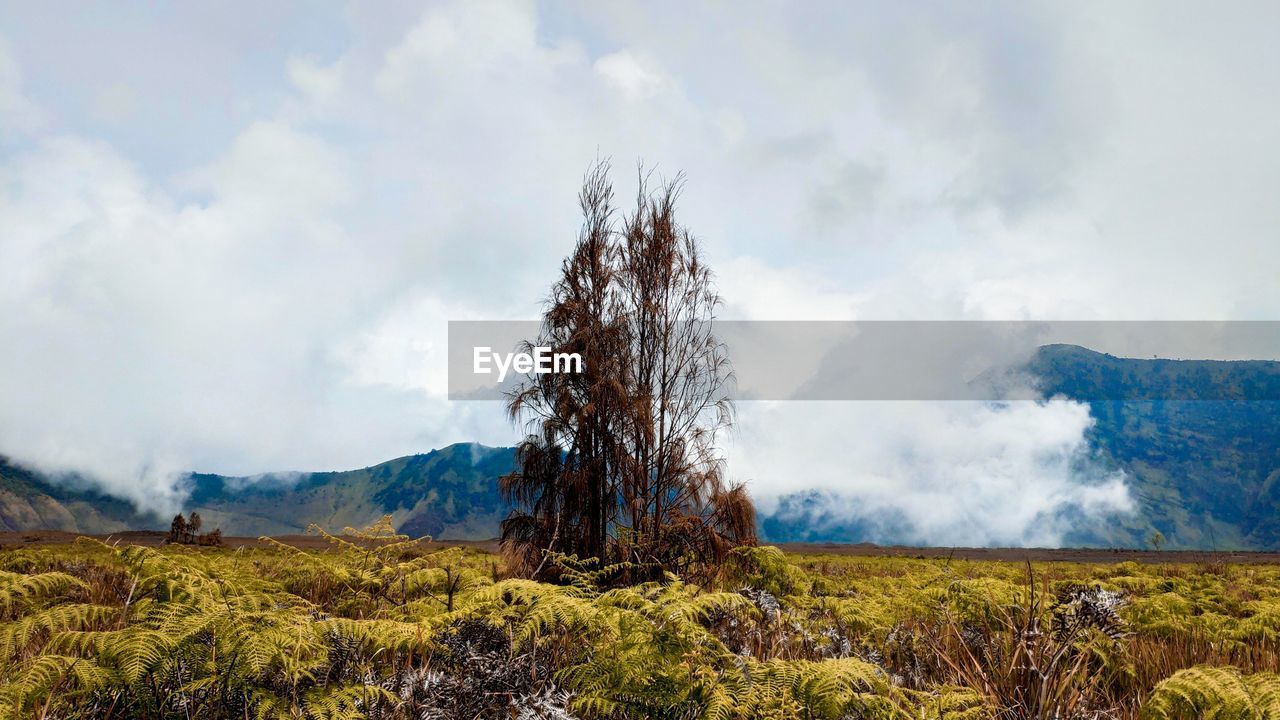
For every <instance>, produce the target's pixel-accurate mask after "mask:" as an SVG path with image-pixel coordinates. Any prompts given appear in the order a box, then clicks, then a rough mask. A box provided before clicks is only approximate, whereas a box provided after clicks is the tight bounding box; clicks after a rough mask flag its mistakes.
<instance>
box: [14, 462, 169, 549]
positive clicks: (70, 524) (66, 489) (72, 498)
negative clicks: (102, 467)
mask: <svg viewBox="0 0 1280 720" xmlns="http://www.w3.org/2000/svg"><path fill="white" fill-rule="evenodd" d="M160 522H161V520H160V518H158V517H156V516H155V515H152V514H149V513H139V512H138V511H137V510H136V509H135V508H134V506H133V504H132V503H130V502H128V501H126V500H121V499H119V498H115V497H111V496H110V495H104V494H102V493H101V492H98V491H97V490H95V489H94V488H93V487H92V485H91V484H90V483H89V482H88V481H86V480H84V479H83V478H80V477H77V476H68V477H65V478H59V480H58V481H57V482H55V481H53V480H52V479H50V478H49V477H47V476H45V475H43V474H40V473H37V472H34V471H32V470H29V469H27V468H24V467H22V466H20V465H16V464H14V463H12V462H10V461H9V459H8V458H6V457H4V456H2V455H0V530H66V531H68V532H82V533H91V534H99V533H110V532H119V531H122V530H133V529H139V528H150V527H155V526H158V524H159V523H160Z"/></svg>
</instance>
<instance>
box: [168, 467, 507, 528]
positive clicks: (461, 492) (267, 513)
mask: <svg viewBox="0 0 1280 720" xmlns="http://www.w3.org/2000/svg"><path fill="white" fill-rule="evenodd" d="M514 464H515V449H514V448H491V447H485V446H483V445H478V444H475V443H461V444H457V445H450V446H448V447H446V448H442V449H440V450H433V451H431V452H429V453H426V454H424V455H410V456H408V457H402V458H397V459H395V460H391V461H388V462H384V463H382V464H380V465H374V466H372V467H367V468H363V469H361V470H349V471H346V472H318V473H290V474H282V475H273V476H266V477H261V478H244V477H224V476H222V475H208V474H195V475H192V476H191V483H192V492H191V497H190V498H189V500H188V501H187V507H188V509H190V510H196V511H199V513H200V517H201V518H202V519H203V520H204V524H205V525H207V526H209V527H221V528H222V531H223V532H224V533H225V534H228V535H251V536H252V535H280V534H288V533H299V532H303V531H304V530H306V528H307V526H308V525H310V524H312V523H315V524H317V525H320V526H321V527H323V528H326V529H330V530H341V529H342V528H343V527H348V526H350V527H362V526H365V525H368V524H370V523H372V522H373V521H375V520H377V519H378V518H380V517H382V516H383V515H384V514H385V515H391V516H392V518H393V519H394V521H395V524H396V527H397V528H399V529H400V531H401V532H404V533H407V534H409V535H415V536H418V535H431V536H432V537H437V538H448V539H454V540H463V539H486V538H491V537H494V536H495V535H497V529H498V523H499V522H501V520H502V518H503V517H505V516H506V513H507V510H508V508H507V507H506V506H505V505H504V504H503V503H502V501H501V499H500V498H499V497H498V492H497V483H496V480H497V478H498V477H499V476H501V475H504V474H506V473H508V472H511V468H512V467H513V465H514Z"/></svg>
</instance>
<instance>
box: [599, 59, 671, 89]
mask: <svg viewBox="0 0 1280 720" xmlns="http://www.w3.org/2000/svg"><path fill="white" fill-rule="evenodd" d="M594 67H595V71H596V73H597V74H599V75H600V77H602V78H604V79H605V80H607V81H609V83H610V84H611V85H613V86H614V87H616V88H617V89H618V90H619V91H620V92H621V93H622V94H623V96H625V97H626V98H627V99H628V100H631V101H633V102H634V101H638V100H647V99H649V98H652V97H653V96H654V95H657V94H658V93H660V92H662V90H663V89H664V88H665V87H666V86H667V84H668V80H667V79H666V78H665V77H663V75H662V73H661V71H659V70H658V69H656V68H654V67H652V66H651V65H650V63H648V62H646V61H642V60H641V59H640V58H637V57H636V56H635V55H633V54H632V53H631V52H630V51H627V50H622V51H619V52H616V53H611V54H609V55H604V56H602V57H600V58H598V59H597V60H596V62H595V65H594Z"/></svg>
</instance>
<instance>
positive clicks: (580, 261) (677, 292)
mask: <svg viewBox="0 0 1280 720" xmlns="http://www.w3.org/2000/svg"><path fill="white" fill-rule="evenodd" d="M681 184H682V179H681V178H677V179H676V180H675V181H673V182H668V183H662V184H660V185H659V186H657V187H656V188H654V187H651V185H650V183H649V178H648V176H646V175H645V174H644V173H643V172H642V173H641V176H640V189H639V192H638V195H637V200H636V207H635V209H634V210H633V211H632V212H631V213H629V214H628V215H627V216H626V217H625V218H623V220H622V222H621V225H620V227H616V226H615V219H614V214H615V212H614V208H613V190H612V186H611V184H610V181H609V167H608V164H607V163H599V164H597V165H596V166H595V167H594V168H593V169H592V171H591V172H590V173H588V175H587V178H586V180H585V182H584V184H583V189H582V192H581V193H580V195H579V204H580V206H581V209H582V212H583V217H584V222H583V228H582V231H581V233H580V235H579V238H578V243H577V246H576V247H575V249H574V252H573V254H572V255H570V257H569V258H567V259H566V260H565V262H564V265H563V267H562V274H561V279H560V280H559V282H557V283H556V284H555V285H554V286H553V287H552V291H551V296H550V298H549V299H548V301H547V307H546V310H545V312H544V315H543V322H542V329H541V332H540V336H539V338H537V340H536V342H529V343H526V345H527V346H532V345H535V344H536V345H543V346H550V347H552V348H554V350H555V351H556V352H576V353H579V354H580V355H581V356H582V358H583V372H581V373H574V374H543V375H535V376H533V377H532V378H531V379H529V380H527V381H526V382H525V384H524V385H522V386H521V387H519V388H518V389H517V390H516V391H515V392H513V393H512V394H511V395H510V396H509V397H508V411H509V413H510V416H511V418H512V419H513V420H516V421H519V420H524V421H525V422H526V424H527V427H528V431H529V435H528V437H527V439H526V440H525V441H524V443H522V445H521V447H520V449H519V454H518V460H519V465H520V469H519V470H518V471H517V472H515V473H513V474H512V475H510V476H507V477H505V478H503V480H502V483H501V489H502V491H503V493H504V495H505V496H506V497H507V499H508V500H509V501H510V502H512V503H513V504H514V505H515V506H516V510H514V511H513V512H512V514H511V516H510V517H508V518H507V520H506V521H504V523H503V529H502V535H503V546H504V549H505V550H506V552H507V553H508V556H509V560H510V561H511V562H512V563H513V565H514V566H515V567H517V568H520V569H523V570H524V571H525V572H527V573H530V574H537V572H538V571H540V570H541V569H542V568H543V567H544V566H545V565H544V561H545V556H546V555H545V553H546V551H547V550H553V551H557V552H565V553H571V554H578V555H580V556H583V557H598V558H601V559H604V560H606V561H628V562H634V563H638V564H642V565H645V566H649V567H662V568H668V569H673V570H677V571H684V570H688V569H690V568H691V567H694V566H705V565H707V564H709V563H712V562H715V561H718V560H720V559H722V558H723V556H724V554H725V553H726V552H727V551H728V549H729V548H731V547H733V546H735V545H738V544H743V543H752V542H754V541H755V512H754V508H753V506H752V504H751V501H750V498H749V497H748V496H747V494H746V490H745V488H743V487H742V486H740V485H731V484H729V483H728V482H727V481H726V480H725V478H724V463H723V460H722V458H721V455H720V452H719V446H718V441H719V439H720V438H721V436H722V435H723V433H724V432H725V431H726V430H727V429H728V428H729V427H730V425H731V423H732V420H733V406H732V403H731V401H730V399H729V394H728V386H729V383H730V382H731V381H732V377H733V373H732V367H731V365H730V363H729V359H728V356H727V353H726V352H725V347H724V345H723V344H722V343H720V342H719V341H718V340H717V338H716V335H715V318H716V310H717V308H718V307H719V304H720V298H719V296H718V295H717V293H716V291H715V285H714V282H713V277H712V274H711V272H710V270H709V269H708V268H707V267H706V266H705V265H704V264H703V263H702V261H701V257H700V251H699V247H698V244H697V242H696V241H695V240H694V238H693V237H692V236H691V235H690V234H689V233H688V231H687V230H685V229H684V228H683V227H682V226H680V225H679V224H678V223H677V221H676V218H675V209H676V200H677V198H678V196H679V192H680V188H681Z"/></svg>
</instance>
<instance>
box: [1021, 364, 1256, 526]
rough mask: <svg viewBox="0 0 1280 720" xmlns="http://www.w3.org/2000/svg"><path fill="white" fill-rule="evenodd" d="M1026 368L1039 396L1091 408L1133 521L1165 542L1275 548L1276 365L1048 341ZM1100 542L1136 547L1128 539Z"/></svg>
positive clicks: (1100, 449) (1100, 448) (1099, 447)
mask: <svg viewBox="0 0 1280 720" xmlns="http://www.w3.org/2000/svg"><path fill="white" fill-rule="evenodd" d="M1026 369H1027V371H1028V372H1030V373H1031V374H1033V375H1035V376H1036V377H1037V378H1039V381H1040V389H1041V391H1042V392H1044V393H1045V395H1046V396H1053V395H1065V396H1067V397H1069V398H1073V399H1077V400H1080V401H1082V402H1088V403H1089V405H1090V411H1091V413H1092V415H1093V417H1094V419H1095V424H1094V426H1093V427H1092V428H1091V429H1090V431H1089V433H1088V440H1089V443H1090V446H1091V447H1092V448H1093V449H1094V450H1095V451H1096V453H1097V454H1098V456H1099V457H1100V458H1101V459H1102V460H1103V461H1105V462H1106V463H1108V464H1110V465H1112V466H1113V467H1115V468H1119V469H1121V470H1124V471H1125V472H1126V473H1127V474H1128V476H1129V478H1130V489H1131V492H1132V494H1133V496H1134V499H1135V500H1136V501H1137V504H1138V513H1137V514H1138V517H1139V519H1140V522H1139V523H1138V524H1145V525H1147V526H1148V527H1150V528H1153V529H1155V530H1158V531H1159V532H1160V533H1161V534H1162V535H1164V537H1165V538H1166V540H1167V542H1168V546H1169V547H1184V548H1208V549H1235V548H1257V549H1261V548H1267V549H1275V548H1277V547H1280V362H1271V361H1221V360H1163V359H1153V360H1136V359H1130V358H1118V357H1114V356H1112V355H1106V354H1103V353H1098V352H1094V351H1092V350H1087V349H1085V348H1081V347H1076V346H1072V345H1047V346H1045V347H1042V348H1040V349H1039V350H1038V351H1037V353H1036V355H1035V356H1034V357H1033V358H1032V360H1031V361H1030V362H1029V363H1028V365H1027V367H1026ZM1133 529H1135V528H1130V529H1129V530H1133ZM1101 539H1102V540H1103V542H1112V543H1119V542H1124V543H1125V544H1135V543H1134V542H1133V541H1134V539H1135V538H1133V537H1132V533H1131V532H1125V533H1120V536H1119V537H1113V538H1101Z"/></svg>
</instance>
